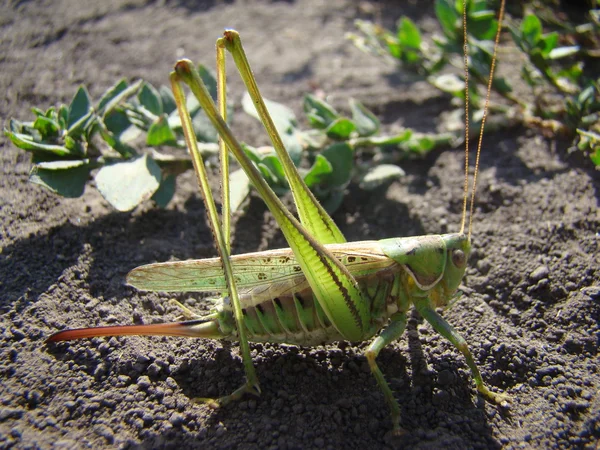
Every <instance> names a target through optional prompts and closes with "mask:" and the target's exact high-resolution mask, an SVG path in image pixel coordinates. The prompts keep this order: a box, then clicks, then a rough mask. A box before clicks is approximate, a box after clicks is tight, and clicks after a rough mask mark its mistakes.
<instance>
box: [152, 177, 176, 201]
mask: <svg viewBox="0 0 600 450" xmlns="http://www.w3.org/2000/svg"><path fill="white" fill-rule="evenodd" d="M176 180H177V176H176V175H174V174H170V175H167V176H166V177H164V178H163V179H162V180H161V182H160V186H159V187H158V189H157V191H156V192H155V193H154V195H153V196H152V200H154V202H155V203H156V204H157V205H158V206H159V207H161V208H165V207H166V206H167V205H168V204H169V202H170V201H171V199H172V198H173V195H175V188H176V185H177V183H176Z"/></svg>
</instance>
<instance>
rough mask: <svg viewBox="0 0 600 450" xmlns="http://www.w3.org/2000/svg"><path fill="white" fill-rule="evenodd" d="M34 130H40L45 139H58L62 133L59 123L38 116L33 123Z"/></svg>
mask: <svg viewBox="0 0 600 450" xmlns="http://www.w3.org/2000/svg"><path fill="white" fill-rule="evenodd" d="M33 128H35V129H36V130H38V131H39V132H40V134H41V135H42V137H43V138H57V137H58V135H59V131H60V125H59V124H58V122H56V121H55V120H52V119H50V118H48V117H45V116H38V118H37V119H35V122H33Z"/></svg>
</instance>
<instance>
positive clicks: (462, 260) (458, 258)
mask: <svg viewBox="0 0 600 450" xmlns="http://www.w3.org/2000/svg"><path fill="white" fill-rule="evenodd" d="M452 263H453V264H454V265H455V266H456V267H458V268H459V269H462V268H463V267H465V265H466V264H467V257H466V256H465V252H463V251H462V250H460V249H458V248H457V249H454V250H452Z"/></svg>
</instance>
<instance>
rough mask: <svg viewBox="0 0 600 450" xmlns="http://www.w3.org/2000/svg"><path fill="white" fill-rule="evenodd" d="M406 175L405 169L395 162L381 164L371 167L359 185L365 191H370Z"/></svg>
mask: <svg viewBox="0 0 600 450" xmlns="http://www.w3.org/2000/svg"><path fill="white" fill-rule="evenodd" d="M404 175H406V173H405V172H404V170H402V169H401V168H400V167H398V166H396V165H394V164H380V165H378V166H375V167H371V168H370V169H369V170H368V171H367V172H366V173H365V174H364V175H363V176H362V177H361V178H360V181H359V186H360V187H361V188H362V189H364V190H365V191H370V190H373V189H376V188H378V187H379V186H382V185H384V184H386V183H389V182H391V181H393V180H397V179H398V178H400V177H403V176H404Z"/></svg>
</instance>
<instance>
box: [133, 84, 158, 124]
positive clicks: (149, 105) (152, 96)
mask: <svg viewBox="0 0 600 450" xmlns="http://www.w3.org/2000/svg"><path fill="white" fill-rule="evenodd" d="M137 97H138V100H139V101H140V103H141V104H142V106H143V107H144V108H146V109H147V110H148V111H150V112H151V113H152V114H154V115H155V116H160V115H161V114H162V113H163V106H162V99H161V97H160V94H159V93H158V91H157V90H156V88H155V87H154V86H152V85H151V84H150V83H144V84H143V85H142V88H141V89H140V92H139V93H138V96H137Z"/></svg>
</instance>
